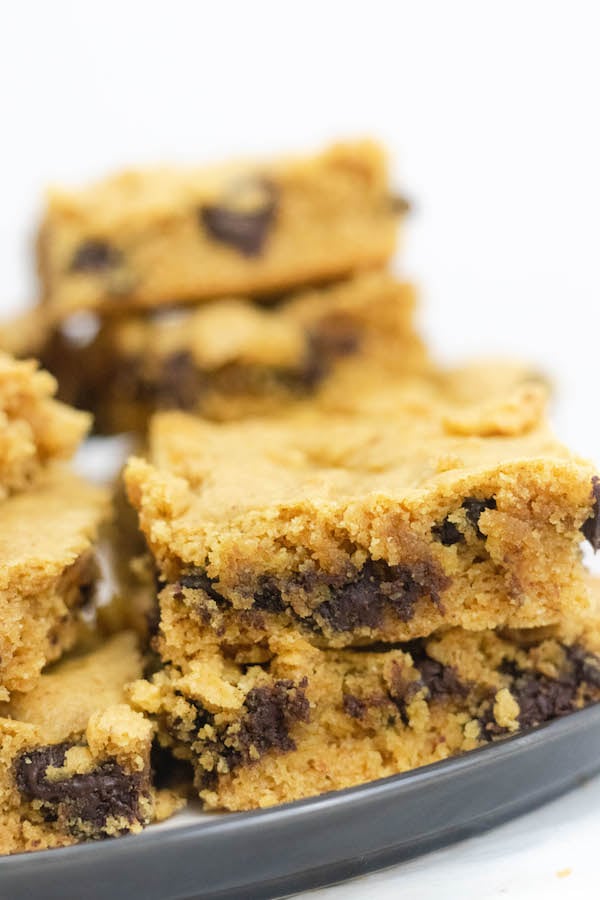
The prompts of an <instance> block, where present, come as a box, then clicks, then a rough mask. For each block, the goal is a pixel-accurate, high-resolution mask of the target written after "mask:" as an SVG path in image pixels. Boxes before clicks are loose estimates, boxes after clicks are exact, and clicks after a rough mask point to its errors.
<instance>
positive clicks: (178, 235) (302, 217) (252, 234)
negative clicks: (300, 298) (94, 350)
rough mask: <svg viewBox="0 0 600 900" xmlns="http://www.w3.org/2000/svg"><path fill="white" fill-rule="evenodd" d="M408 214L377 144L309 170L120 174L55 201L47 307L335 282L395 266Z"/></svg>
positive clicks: (141, 302) (284, 163)
mask: <svg viewBox="0 0 600 900" xmlns="http://www.w3.org/2000/svg"><path fill="white" fill-rule="evenodd" d="M401 207H402V204H399V203H398V202H397V201H395V200H394V199H393V198H392V197H391V196H390V193H389V186H388V174H387V165H386V160H385V156H384V153H383V151H382V150H381V148H380V147H379V146H378V145H376V144H374V143H372V142H370V141H358V142H355V143H346V144H338V145H334V146H332V147H331V148H329V149H328V150H326V151H325V152H323V153H321V154H319V155H317V156H315V157H311V158H307V159H299V160H281V161H279V162H277V161H276V162H240V163H231V164H227V165H224V166H218V167H213V168H204V169H193V168H191V169H185V168H181V169H173V168H162V169H154V170H147V171H130V172H123V173H121V174H119V175H116V176H113V177H111V178H108V179H106V180H105V181H102V182H99V183H98V184H95V185H93V186H91V187H89V188H87V189H84V190H81V191H78V192H76V191H73V192H67V191H58V190H56V191H53V192H52V193H51V194H50V195H49V198H48V208H47V211H46V216H45V220H44V223H43V225H42V228H41V233H40V237H39V269H40V275H41V280H42V286H43V292H44V297H45V300H46V302H47V303H48V304H49V306H50V307H51V309H52V312H53V314H54V315H56V316H59V317H61V316H63V315H65V314H69V313H71V312H73V311H76V310H81V309H95V310H98V309H113V310H115V309H119V310H121V311H124V310H126V309H130V308H132V307H155V306H161V305H163V304H169V303H182V302H196V301H198V300H204V299H210V298H212V297H217V296H232V295H233V296H235V295H238V294H242V295H243V294H245V293H250V294H267V293H273V292H281V291H283V290H288V289H290V288H293V287H296V286H298V285H301V284H309V283H316V282H319V281H326V280H333V279H335V278H340V277H344V276H346V275H348V274H350V273H352V272H355V271H358V270H360V269H362V268H368V267H372V266H377V265H380V264H382V263H384V262H385V261H386V260H387V259H388V258H389V257H390V256H391V254H392V253H393V251H394V244H395V237H396V223H397V218H398V211H399V209H401Z"/></svg>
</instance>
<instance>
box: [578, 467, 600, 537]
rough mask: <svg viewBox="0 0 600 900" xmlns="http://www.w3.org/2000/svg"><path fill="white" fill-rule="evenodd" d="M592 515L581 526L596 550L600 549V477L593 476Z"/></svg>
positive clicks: (584, 534)
mask: <svg viewBox="0 0 600 900" xmlns="http://www.w3.org/2000/svg"><path fill="white" fill-rule="evenodd" d="M592 499H593V501H594V505H593V507H592V515H591V516H590V517H589V519H586V520H585V522H584V523H583V525H582V526H581V531H582V533H583V536H584V537H585V539H586V540H587V541H589V542H590V544H591V545H592V547H593V549H594V552H596V550H600V478H598V476H597V475H594V477H593V478H592Z"/></svg>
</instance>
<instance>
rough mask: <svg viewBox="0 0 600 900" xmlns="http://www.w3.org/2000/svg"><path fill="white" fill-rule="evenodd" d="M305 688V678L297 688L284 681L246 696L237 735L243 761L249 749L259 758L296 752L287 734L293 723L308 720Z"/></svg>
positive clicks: (308, 708) (253, 689)
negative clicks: (277, 751) (242, 716)
mask: <svg viewBox="0 0 600 900" xmlns="http://www.w3.org/2000/svg"><path fill="white" fill-rule="evenodd" d="M307 684H308V679H307V678H306V677H305V678H303V679H302V680H301V681H300V682H299V684H297V685H295V684H294V682H293V681H291V680H290V679H287V678H286V679H281V680H279V681H276V682H275V684H273V685H265V686H264V687H255V688H252V690H251V691H249V692H248V695H247V697H246V700H245V702H244V707H245V709H246V715H245V716H244V718H243V719H242V721H241V724H240V729H239V732H238V734H237V740H238V743H239V746H240V747H241V749H242V751H243V752H244V755H245V756H246V757H247V756H248V753H249V750H250V748H253V749H254V750H255V751H257V752H258V753H259V755H261V756H262V755H263V754H264V753H266V752H267V751H268V750H279V751H281V752H282V753H285V752H288V751H290V750H295V749H296V744H295V742H294V740H293V739H292V738H291V737H290V733H289V731H290V727H291V726H292V725H293V723H294V722H308V720H309V713H310V704H309V702H308V699H307V697H306V693H305V692H306V686H307Z"/></svg>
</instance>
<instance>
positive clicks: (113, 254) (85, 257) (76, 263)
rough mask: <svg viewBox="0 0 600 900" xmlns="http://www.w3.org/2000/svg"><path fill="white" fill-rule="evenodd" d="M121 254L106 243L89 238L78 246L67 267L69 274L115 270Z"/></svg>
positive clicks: (120, 259) (119, 262)
mask: <svg viewBox="0 0 600 900" xmlns="http://www.w3.org/2000/svg"><path fill="white" fill-rule="evenodd" d="M122 258H123V257H122V254H121V253H120V251H119V250H116V249H115V248H114V247H112V246H111V245H110V244H109V243H107V241H103V240H99V239H94V238H91V239H90V240H89V241H84V243H83V244H80V245H79V247H78V248H77V250H76V251H75V253H74V254H73V258H72V259H71V263H70V265H69V271H70V272H91V273H94V272H98V273H101V272H105V271H107V270H109V269H113V268H116V266H119V265H120V264H121V261H122Z"/></svg>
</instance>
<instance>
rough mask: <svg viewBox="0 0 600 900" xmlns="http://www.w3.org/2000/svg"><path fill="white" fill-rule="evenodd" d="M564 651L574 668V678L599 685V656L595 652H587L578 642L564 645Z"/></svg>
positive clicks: (595, 685)
mask: <svg viewBox="0 0 600 900" xmlns="http://www.w3.org/2000/svg"><path fill="white" fill-rule="evenodd" d="M565 652H566V654H567V657H568V659H569V660H570V661H571V663H572V664H573V666H574V668H575V678H576V680H577V681H585V682H586V683H587V684H591V685H592V686H593V687H600V657H599V656H597V655H596V654H595V653H588V652H587V650H585V649H584V648H583V647H580V646H579V645H578V644H574V645H573V646H572V647H566V648H565Z"/></svg>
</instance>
